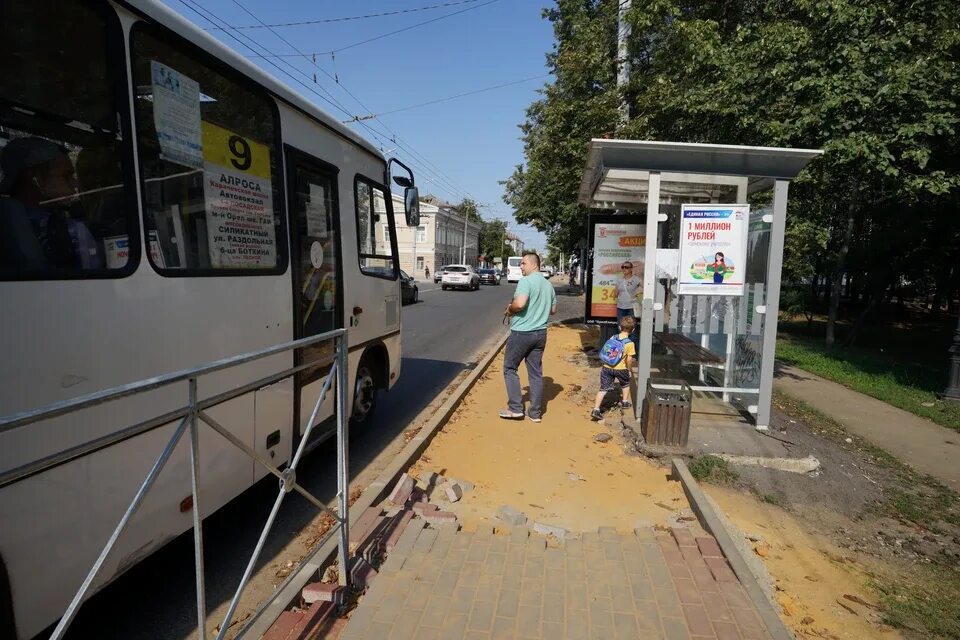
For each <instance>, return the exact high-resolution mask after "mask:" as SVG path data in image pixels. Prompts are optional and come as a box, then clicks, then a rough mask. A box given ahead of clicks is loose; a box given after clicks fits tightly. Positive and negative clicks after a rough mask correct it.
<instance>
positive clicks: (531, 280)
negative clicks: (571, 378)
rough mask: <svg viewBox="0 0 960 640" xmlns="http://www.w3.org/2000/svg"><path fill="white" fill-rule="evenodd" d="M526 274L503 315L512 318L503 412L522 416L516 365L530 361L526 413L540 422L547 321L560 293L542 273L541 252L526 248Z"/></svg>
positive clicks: (507, 416)
mask: <svg viewBox="0 0 960 640" xmlns="http://www.w3.org/2000/svg"><path fill="white" fill-rule="evenodd" d="M520 271H521V273H523V277H522V278H520V282H518V283H517V290H516V291H515V292H514V294H513V302H511V303H510V304H508V305H507V308H506V310H505V311H504V312H503V313H504V315H506V316H507V317H509V318H510V337H509V338H507V348H506V353H505V354H504V357H503V380H504V382H505V383H506V385H507V397H508V399H509V404H508V405H507V408H506V409H504V410H503V411H501V412H500V417H501V418H504V419H507V420H523V416H524V412H523V393H522V391H521V390H520V376H519V375H518V374H517V367H519V366H520V363H521V362H522V361H524V360H525V361H526V363H527V378H528V379H529V381H530V408H529V410H528V411H527V413H526V415H527V416H528V417H529V418H530V419H531V420H533V421H534V422H540V420H541V415H542V411H543V407H542V406H541V405H542V404H543V350H544V348H545V347H546V346H547V321H549V319H550V316H551V315H553V314H554V313H556V312H557V294H556V292H555V291H554V290H553V285H551V284H550V283H549V282H547V280H546V278H544V277H543V275H542V274H541V273H540V256H538V255H537V254H536V253H533V252H532V251H531V252H527V253H525V254H523V258H521V260H520Z"/></svg>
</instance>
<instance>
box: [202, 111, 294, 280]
mask: <svg viewBox="0 0 960 640" xmlns="http://www.w3.org/2000/svg"><path fill="white" fill-rule="evenodd" d="M203 197H204V200H205V201H206V205H207V243H208V245H209V248H210V266H211V267H225V268H247V269H257V268H263V269H271V268H273V267H275V266H276V265H277V237H276V230H275V228H274V217H273V185H272V183H271V173H270V149H269V148H268V147H267V146H266V145H263V144H260V143H259V142H254V141H253V140H248V139H246V138H243V137H242V136H239V135H237V134H235V133H233V132H231V131H228V130H226V129H223V128H222V127H218V126H217V125H214V124H211V123H209V122H204V123H203Z"/></svg>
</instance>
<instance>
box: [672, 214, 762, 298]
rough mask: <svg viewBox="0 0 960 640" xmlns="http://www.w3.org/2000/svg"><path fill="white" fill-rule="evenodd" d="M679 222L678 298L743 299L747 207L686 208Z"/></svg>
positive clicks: (747, 222)
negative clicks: (712, 297)
mask: <svg viewBox="0 0 960 640" xmlns="http://www.w3.org/2000/svg"><path fill="white" fill-rule="evenodd" d="M680 215H681V220H680V265H679V279H678V287H677V293H679V294H680V295H690V294H693V295H717V294H720V295H727V296H739V295H743V284H744V276H745V275H746V258H747V255H746V247H747V229H748V226H749V221H750V205H745V204H743V205H729V204H723V205H714V204H709V205H705V204H695V205H694V204H685V205H683V206H682V208H681V212H680Z"/></svg>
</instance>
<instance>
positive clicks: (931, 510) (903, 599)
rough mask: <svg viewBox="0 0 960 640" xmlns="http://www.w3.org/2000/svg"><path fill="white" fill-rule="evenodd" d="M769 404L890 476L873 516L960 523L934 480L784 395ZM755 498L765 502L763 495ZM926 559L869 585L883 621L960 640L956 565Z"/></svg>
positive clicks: (959, 503) (937, 526)
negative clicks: (908, 568)
mask: <svg viewBox="0 0 960 640" xmlns="http://www.w3.org/2000/svg"><path fill="white" fill-rule="evenodd" d="M773 401H774V405H775V406H776V407H777V409H779V410H780V411H782V412H783V413H785V414H787V415H789V416H790V417H792V418H794V419H796V420H798V421H800V422H803V423H804V424H806V425H807V426H808V427H809V428H810V430H811V431H812V432H813V433H815V434H818V435H821V436H823V437H824V438H826V439H828V440H830V441H832V442H834V443H835V444H836V445H837V446H840V447H845V448H849V449H852V450H855V451H858V452H859V453H860V454H861V455H864V456H865V457H867V458H870V459H871V461H872V462H873V464H875V465H877V466H880V467H883V468H885V469H887V470H889V471H891V472H892V473H893V476H892V479H887V480H885V481H884V484H885V485H888V486H885V491H884V493H885V495H886V496H887V497H886V499H885V500H884V501H883V502H881V503H879V504H878V505H877V515H881V516H887V517H891V518H894V519H899V520H902V521H906V522H908V523H912V524H917V525H920V526H922V527H924V528H926V529H928V530H929V531H932V532H934V533H941V532H942V530H943V529H949V525H953V526H958V525H960V496H958V494H957V493H956V492H955V491H952V490H951V489H949V488H948V487H946V486H944V485H943V484H941V483H940V482H939V481H938V480H937V479H936V478H933V477H931V476H926V475H923V474H920V473H917V472H916V471H914V470H913V469H911V468H910V467H908V466H907V465H905V464H903V462H901V461H900V460H899V459H897V458H896V457H894V456H892V455H890V454H889V453H888V452H887V451H885V450H883V449H881V448H879V447H876V446H874V445H872V444H870V443H869V442H867V441H866V440H864V439H863V438H860V437H859V436H856V435H853V434H850V433H848V432H847V431H846V430H845V429H844V428H843V425H842V424H840V423H839V422H837V421H836V420H834V419H833V418H831V417H829V416H827V415H825V414H823V413H821V412H819V411H817V410H816V409H814V408H813V407H811V406H809V405H808V404H806V403H804V402H802V401H800V400H797V399H796V398H793V397H791V396H789V395H788V394H785V393H782V392H779V391H776V392H774V397H773ZM847 439H849V440H850V442H847ZM889 485H892V486H889ZM761 499H762V500H763V501H764V502H768V500H767V496H761ZM926 559H927V561H929V564H927V565H919V566H915V568H914V569H911V570H910V572H909V575H898V576H896V577H893V576H886V577H880V576H877V575H874V576H873V577H872V579H871V581H870V586H871V588H872V589H873V590H874V591H876V593H877V594H878V595H879V596H880V605H881V615H882V616H883V621H884V622H885V623H886V624H889V625H891V626H893V627H896V628H899V629H903V630H904V631H906V634H905V635H907V637H910V638H918V639H920V638H922V639H923V640H927V639H928V638H945V639H949V640H960V566H958V564H957V559H956V557H953V556H951V555H950V553H949V551H947V550H944V551H941V553H938V554H931V555H928V556H926Z"/></svg>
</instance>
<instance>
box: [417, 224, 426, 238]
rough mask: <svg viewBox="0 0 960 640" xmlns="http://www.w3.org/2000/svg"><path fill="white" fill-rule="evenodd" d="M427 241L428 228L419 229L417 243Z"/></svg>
mask: <svg viewBox="0 0 960 640" xmlns="http://www.w3.org/2000/svg"><path fill="white" fill-rule="evenodd" d="M426 241H427V228H426V227H417V242H426Z"/></svg>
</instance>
